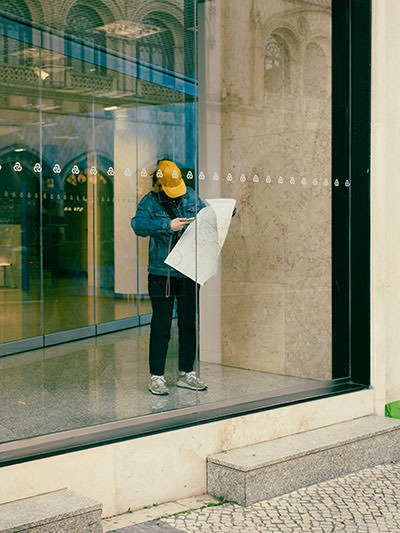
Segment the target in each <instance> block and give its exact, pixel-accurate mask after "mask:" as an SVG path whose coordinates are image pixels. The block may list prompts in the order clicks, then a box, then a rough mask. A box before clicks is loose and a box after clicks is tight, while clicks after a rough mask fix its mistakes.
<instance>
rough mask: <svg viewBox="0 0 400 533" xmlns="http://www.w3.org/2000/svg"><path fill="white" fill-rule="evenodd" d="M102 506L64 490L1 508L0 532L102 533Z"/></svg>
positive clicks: (7, 504)
mask: <svg viewBox="0 0 400 533" xmlns="http://www.w3.org/2000/svg"><path fill="white" fill-rule="evenodd" d="M101 512H102V504H101V503H97V502H95V501H93V500H90V499H89V498H86V497H84V496H80V495H79V494H76V493H75V492H72V491H71V490H68V489H61V490H57V491H54V492H49V493H47V494H40V495H39V496H33V497H32V498H24V499H22V500H16V501H13V502H9V503H3V504H2V505H0V532H1V533H17V532H18V533H22V532H24V531H29V532H30V533H55V532H65V533H67V532H68V533H101V532H102V531H103V528H102V526H101Z"/></svg>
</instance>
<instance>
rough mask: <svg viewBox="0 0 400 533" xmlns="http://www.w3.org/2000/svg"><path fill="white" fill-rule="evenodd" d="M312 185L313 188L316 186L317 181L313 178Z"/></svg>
mask: <svg viewBox="0 0 400 533" xmlns="http://www.w3.org/2000/svg"><path fill="white" fill-rule="evenodd" d="M312 184H313V185H314V186H315V185H318V180H317V178H314V179H313V180H312Z"/></svg>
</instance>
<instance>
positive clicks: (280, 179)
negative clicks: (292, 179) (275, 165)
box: [278, 176, 283, 185]
mask: <svg viewBox="0 0 400 533" xmlns="http://www.w3.org/2000/svg"><path fill="white" fill-rule="evenodd" d="M278 183H279V184H280V185H282V183H283V178H282V176H279V178H278Z"/></svg>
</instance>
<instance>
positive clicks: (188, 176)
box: [157, 170, 193, 180]
mask: <svg viewBox="0 0 400 533" xmlns="http://www.w3.org/2000/svg"><path fill="white" fill-rule="evenodd" d="M158 172H161V170H159V171H157V178H158V177H162V172H161V176H158ZM186 177H187V179H188V180H192V179H193V172H192V171H191V170H189V172H188V173H187V174H186Z"/></svg>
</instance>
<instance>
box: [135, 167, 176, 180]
mask: <svg viewBox="0 0 400 533" xmlns="http://www.w3.org/2000/svg"><path fill="white" fill-rule="evenodd" d="M174 172H176V171H174ZM140 175H141V176H142V178H147V176H148V174H147V170H146V169H145V168H142V171H141V173H140Z"/></svg>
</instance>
